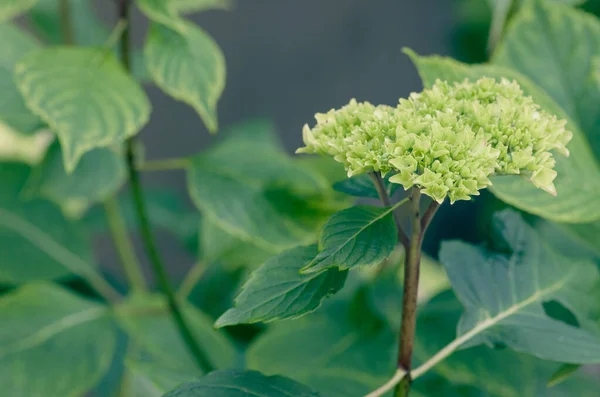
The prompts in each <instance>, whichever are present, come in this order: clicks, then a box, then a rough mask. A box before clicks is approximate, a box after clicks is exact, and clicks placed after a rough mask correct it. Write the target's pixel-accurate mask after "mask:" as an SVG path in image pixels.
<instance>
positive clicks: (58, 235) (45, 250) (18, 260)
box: [0, 164, 93, 283]
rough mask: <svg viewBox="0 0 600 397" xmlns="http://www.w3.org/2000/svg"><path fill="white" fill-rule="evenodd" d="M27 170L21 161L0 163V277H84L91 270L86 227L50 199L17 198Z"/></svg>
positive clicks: (18, 279) (22, 279) (13, 279)
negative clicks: (69, 218)
mask: <svg viewBox="0 0 600 397" xmlns="http://www.w3.org/2000/svg"><path fill="white" fill-rule="evenodd" d="M28 172H29V168H28V167H26V166H23V165H20V164H2V165H0V180H1V181H2V191H0V246H2V249H1V250H0V263H2V266H0V281H2V282H4V283H22V282H26V281H31V280H44V279H55V278H59V277H64V276H67V275H69V274H79V275H81V276H83V277H86V275H87V274H89V273H90V272H91V271H93V270H92V268H91V265H90V264H91V256H92V254H91V247H90V245H89V242H88V241H87V240H86V239H85V233H83V231H82V230H81V229H79V227H78V226H77V225H76V224H74V223H71V222H69V221H68V220H66V219H65V218H64V216H63V215H62V213H61V211H60V210H59V209H58V208H56V207H55V206H54V205H52V204H50V203H48V202H46V201H43V200H32V201H22V200H20V199H19V194H20V192H21V189H22V188H23V186H24V184H25V181H26V179H27V176H28Z"/></svg>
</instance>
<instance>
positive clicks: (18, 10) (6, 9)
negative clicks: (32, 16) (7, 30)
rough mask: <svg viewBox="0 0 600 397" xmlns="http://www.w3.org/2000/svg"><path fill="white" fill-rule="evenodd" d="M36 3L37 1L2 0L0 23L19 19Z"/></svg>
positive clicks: (0, 1)
mask: <svg viewBox="0 0 600 397" xmlns="http://www.w3.org/2000/svg"><path fill="white" fill-rule="evenodd" d="M36 2H37V0H0V22H3V21H7V20H9V19H13V18H16V17H18V16H19V15H21V14H23V13H24V12H26V11H27V10H29V9H30V8H31V7H33V6H34V5H35V3H36Z"/></svg>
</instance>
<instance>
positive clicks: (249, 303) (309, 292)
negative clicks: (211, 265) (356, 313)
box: [216, 245, 346, 327]
mask: <svg viewBox="0 0 600 397" xmlns="http://www.w3.org/2000/svg"><path fill="white" fill-rule="evenodd" d="M315 255H317V246H316V245H311V246H307V247H297V248H292V249H290V250H288V251H285V252H283V253H282V254H279V255H278V256H275V257H273V258H271V259H269V260H268V261H267V262H266V263H265V264H264V265H263V266H261V267H259V268H258V269H257V270H255V271H254V272H253V273H252V274H251V276H250V279H249V280H248V281H247V282H246V283H245V284H244V286H243V287H242V290H241V292H240V294H239V295H238V296H237V297H236V298H235V307H234V308H232V309H229V310H228V311H226V312H225V313H224V314H223V315H222V316H221V317H220V318H219V319H218V320H217V324H216V325H217V326H218V327H223V326H226V325H234V324H240V323H254V322H259V321H274V320H282V319H286V318H296V317H299V316H302V315H304V314H307V313H310V312H312V311H314V310H316V309H317V308H318V307H319V306H320V305H321V301H322V300H323V299H324V298H326V297H328V296H330V295H332V294H334V293H336V292H337V291H339V290H340V289H341V288H342V287H343V286H344V282H345V281H346V272H345V271H340V270H338V269H328V270H324V271H321V272H314V273H310V274H301V273H300V269H301V268H302V267H303V266H304V265H306V263H308V262H309V261H311V260H312V259H313V258H314V257H315Z"/></svg>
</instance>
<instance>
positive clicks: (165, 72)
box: [144, 21, 225, 133]
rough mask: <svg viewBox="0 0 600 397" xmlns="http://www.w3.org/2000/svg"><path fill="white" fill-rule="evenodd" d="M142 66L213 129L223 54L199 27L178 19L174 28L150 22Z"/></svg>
mask: <svg viewBox="0 0 600 397" xmlns="http://www.w3.org/2000/svg"><path fill="white" fill-rule="evenodd" d="M144 56H145V58H146V67H147V69H148V71H149V73H150V75H151V76H152V80H154V82H155V83H156V85H158V86H159V87H160V88H161V89H162V90H163V91H164V92H166V93H167V94H169V95H170V96H172V97H173V98H175V99H177V100H180V101H183V102H185V103H186V104H188V105H190V106H191V107H193V108H194V110H196V112H197V113H198V114H199V115H200V117H201V118H202V120H203V121H204V123H205V124H206V126H207V128H208V130H209V131H210V132H213V133H214V132H216V131H217V124H218V123H217V101H218V100H219V97H220V96H221V93H222V92H223V88H225V57H224V56H223V53H222V52H221V49H220V48H219V46H218V45H217V44H216V43H215V42H214V40H213V39H212V38H211V37H210V36H209V35H208V34H207V33H206V32H204V31H203V30H202V29H200V28H199V27H197V26H195V25H194V24H192V23H189V22H185V21H181V22H180V23H179V24H178V25H177V28H176V29H173V28H172V27H169V26H165V25H161V24H158V23H154V24H152V26H151V27H150V33H149V34H148V39H147V41H146V45H145V48H144Z"/></svg>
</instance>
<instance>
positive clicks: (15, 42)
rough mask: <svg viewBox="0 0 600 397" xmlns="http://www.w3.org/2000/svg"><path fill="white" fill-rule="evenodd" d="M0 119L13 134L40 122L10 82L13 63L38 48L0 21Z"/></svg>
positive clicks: (36, 126)
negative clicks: (0, 54) (0, 38)
mask: <svg viewBox="0 0 600 397" xmlns="http://www.w3.org/2000/svg"><path fill="white" fill-rule="evenodd" d="M0 37H2V40H0V53H2V57H1V58H0V121H2V122H3V123H5V124H6V125H7V126H8V127H9V128H11V129H12V130H14V131H15V132H17V133H21V134H28V135H29V134H31V133H33V132H35V131H36V130H38V129H39V128H40V127H41V126H42V121H41V120H40V118H39V117H38V116H36V115H35V114H33V113H32V112H31V111H29V109H27V107H26V106H25V103H24V102H23V98H22V97H21V93H20V92H19V90H18V89H17V86H16V84H15V82H14V74H15V66H16V65H17V63H18V62H19V60H20V59H21V58H22V57H23V56H24V55H25V54H27V53H29V52H31V51H35V50H37V49H39V48H40V44H39V43H38V42H37V40H36V39H35V38H34V37H33V36H31V35H29V34H28V33H27V32H25V31H23V30H22V29H20V28H19V27H18V26H16V25H14V24H12V23H8V22H7V23H0Z"/></svg>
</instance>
